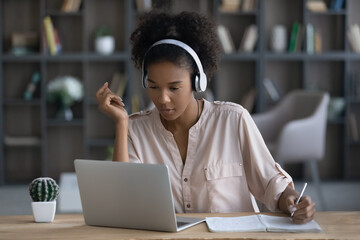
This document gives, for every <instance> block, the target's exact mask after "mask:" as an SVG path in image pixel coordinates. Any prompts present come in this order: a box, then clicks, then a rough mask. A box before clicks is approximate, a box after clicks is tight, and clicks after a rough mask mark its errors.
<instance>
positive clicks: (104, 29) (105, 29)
mask: <svg viewBox="0 0 360 240" xmlns="http://www.w3.org/2000/svg"><path fill="white" fill-rule="evenodd" d="M104 36H111V28H110V26H106V25H105V26H101V27H99V28H98V29H96V32H95V37H96V38H99V37H104Z"/></svg>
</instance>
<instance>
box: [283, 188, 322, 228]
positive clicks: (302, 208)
mask: <svg viewBox="0 0 360 240" xmlns="http://www.w3.org/2000/svg"><path fill="white" fill-rule="evenodd" d="M298 196H299V193H298V192H296V191H295V190H294V189H292V188H291V187H289V186H287V187H286V189H285V190H284V192H283V193H282V194H281V196H280V198H279V209H280V210H281V211H283V212H285V213H289V214H291V212H292V211H294V215H293V216H292V218H293V221H294V222H295V223H299V224H301V223H307V222H310V221H311V220H312V219H314V215H315V203H314V202H313V201H312V200H311V198H310V197H309V196H303V197H302V198H301V199H300V202H299V204H297V205H295V201H296V198H297V197H298Z"/></svg>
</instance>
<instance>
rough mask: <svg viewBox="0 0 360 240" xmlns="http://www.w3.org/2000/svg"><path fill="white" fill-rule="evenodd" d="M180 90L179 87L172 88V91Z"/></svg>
mask: <svg viewBox="0 0 360 240" xmlns="http://www.w3.org/2000/svg"><path fill="white" fill-rule="evenodd" d="M178 89H179V88H178V87H172V88H170V90H171V91H176V90H178Z"/></svg>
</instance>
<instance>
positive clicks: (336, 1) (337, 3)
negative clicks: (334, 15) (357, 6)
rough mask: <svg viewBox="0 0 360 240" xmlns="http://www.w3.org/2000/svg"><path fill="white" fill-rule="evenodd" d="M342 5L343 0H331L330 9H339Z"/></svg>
mask: <svg viewBox="0 0 360 240" xmlns="http://www.w3.org/2000/svg"><path fill="white" fill-rule="evenodd" d="M343 5H344V0H332V1H331V5H330V9H331V10H334V11H340V10H341V9H342V7H343Z"/></svg>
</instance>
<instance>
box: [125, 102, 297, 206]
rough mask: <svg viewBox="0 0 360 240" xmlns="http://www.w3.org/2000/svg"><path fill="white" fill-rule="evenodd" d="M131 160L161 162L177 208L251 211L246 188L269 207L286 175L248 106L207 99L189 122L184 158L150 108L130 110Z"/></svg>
mask: <svg viewBox="0 0 360 240" xmlns="http://www.w3.org/2000/svg"><path fill="white" fill-rule="evenodd" d="M128 139H129V157H130V161H131V162H136V163H158V164H166V165H167V166H168V168H169V172H170V179H171V186H172V192H173V198H174V204H175V210H176V212H177V213H192V212H241V211H248V212H252V211H254V207H253V204H252V201H251V194H252V195H253V196H254V197H255V198H256V199H257V200H259V201H260V202H262V203H264V204H265V206H266V207H267V208H268V209H269V210H271V211H275V210H276V209H277V208H278V199H279V197H280V195H281V193H282V192H283V191H284V190H285V188H286V187H287V186H288V185H289V184H290V186H292V187H293V184H292V179H291V177H290V176H289V175H288V174H287V173H286V172H285V171H284V170H283V169H282V168H281V167H280V165H278V164H277V163H275V161H274V159H273V158H272V156H271V154H270V152H269V151H268V149H267V147H266V145H265V143H264V141H263V139H262V136H261V134H260V132H259V130H258V129H257V127H256V125H255V123H254V121H253V120H252V118H251V116H250V114H249V112H248V111H247V110H246V109H244V108H243V107H242V106H240V105H238V104H234V103H229V102H218V101H216V102H213V103H211V102H208V101H206V100H204V108H203V111H202V114H201V116H200V119H199V121H198V122H197V123H196V124H195V125H194V126H192V127H191V128H190V130H189V140H188V149H187V156H186V161H185V164H183V161H182V159H181V155H180V152H179V150H178V147H177V145H176V142H175V139H174V137H173V135H172V133H171V132H169V131H167V130H166V129H165V128H164V126H163V125H162V123H161V121H160V116H159V112H158V110H157V109H156V108H154V109H153V110H151V111H141V112H139V113H135V114H133V115H131V116H130V121H129V137H128Z"/></svg>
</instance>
